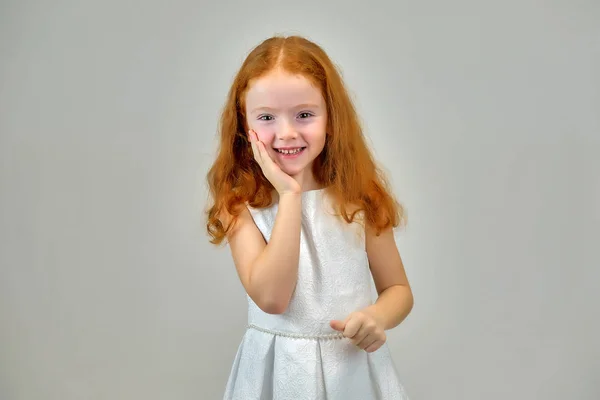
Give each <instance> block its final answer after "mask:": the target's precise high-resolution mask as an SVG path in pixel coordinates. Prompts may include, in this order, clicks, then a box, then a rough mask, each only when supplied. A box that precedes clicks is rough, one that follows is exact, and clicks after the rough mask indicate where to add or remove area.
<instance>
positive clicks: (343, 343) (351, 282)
mask: <svg viewBox="0 0 600 400" xmlns="http://www.w3.org/2000/svg"><path fill="white" fill-rule="evenodd" d="M277 208H278V207H277V203H275V204H274V205H272V206H271V207H269V208H266V209H253V208H252V207H248V209H249V210H250V213H251V215H252V217H253V219H254V222H255V223H256V225H257V227H258V228H259V230H260V231H261V232H262V234H263V236H264V238H265V240H266V241H267V242H268V241H269V239H270V237H271V232H272V229H273V225H274V223H275V216H276V215H277ZM331 211H332V208H331V203H330V202H329V200H328V197H327V196H326V195H325V190H324V189H320V190H312V191H307V192H304V193H303V194H302V223H301V233H300V259H299V265H298V281H297V284H296V289H295V291H294V294H293V296H292V299H291V301H290V304H289V307H288V309H287V311H286V312H285V313H283V314H279V315H272V314H267V313H265V312H263V311H262V310H261V309H260V308H259V307H258V306H257V305H256V304H255V303H254V302H253V301H252V299H251V298H250V297H249V296H248V328H247V330H246V332H245V334H244V336H243V339H242V341H241V344H240V345H239V348H238V351H237V355H236V357H235V360H234V362H233V367H232V369H231V374H230V376H229V380H228V382H227V386H226V389H225V396H224V400H259V399H260V400H304V399H306V400H325V399H327V400H353V399H356V400H371V399H373V400H379V399H384V400H391V399H402V400H406V399H408V397H407V395H406V392H405V391H404V388H403V386H402V384H401V383H400V380H399V378H398V374H397V371H396V368H395V366H394V362H393V360H392V358H391V355H390V351H389V348H388V346H387V344H384V345H383V346H382V347H381V348H379V349H378V350H377V351H375V352H373V353H367V352H365V351H364V350H361V349H359V348H358V347H356V346H354V345H353V344H352V343H350V341H349V340H348V339H347V338H343V337H342V336H341V335H340V334H339V333H338V332H336V331H335V330H333V329H332V328H331V327H330V326H329V322H330V321H331V320H333V319H339V320H344V319H345V318H346V317H347V316H348V314H350V313H351V312H353V311H357V310H360V309H362V308H364V307H367V306H368V305H370V304H372V302H373V299H374V297H373V292H374V291H373V290H372V277H371V274H370V270H369V263H368V259H367V254H366V251H365V241H364V229H363V228H362V226H361V225H359V224H358V223H352V224H347V223H346V222H345V221H344V220H343V219H341V218H339V217H336V216H334V215H332V213H331Z"/></svg>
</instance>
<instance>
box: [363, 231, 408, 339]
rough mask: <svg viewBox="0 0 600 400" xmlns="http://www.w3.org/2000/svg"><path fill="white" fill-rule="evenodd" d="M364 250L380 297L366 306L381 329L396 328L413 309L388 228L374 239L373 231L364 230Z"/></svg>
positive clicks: (394, 243)
mask: <svg viewBox="0 0 600 400" xmlns="http://www.w3.org/2000/svg"><path fill="white" fill-rule="evenodd" d="M366 233H367V236H366V239H367V241H366V247H367V255H368V258H369V265H370V267H371V273H372V274H373V280H374V281H375V286H376V288H377V293H378V294H379V297H378V299H377V302H376V303H375V304H374V305H372V306H370V307H368V309H367V310H368V311H371V312H372V313H373V315H374V316H375V318H376V319H378V320H379V322H380V323H381V325H382V326H383V328H384V329H386V330H387V329H391V328H394V327H396V326H397V325H399V324H400V323H401V322H402V321H403V320H404V319H405V318H406V317H407V316H408V314H409V313H410V311H411V310H412V307H413V294H412V290H411V287H410V284H409V283H408V279H407V277H406V272H405V271H404V265H403V263H402V259H401V258H400V253H399V252H398V248H397V247H396V242H395V240H394V233H393V231H392V230H391V229H388V230H386V231H384V232H381V234H380V235H379V236H375V233H374V231H373V229H372V228H370V227H367V229H366Z"/></svg>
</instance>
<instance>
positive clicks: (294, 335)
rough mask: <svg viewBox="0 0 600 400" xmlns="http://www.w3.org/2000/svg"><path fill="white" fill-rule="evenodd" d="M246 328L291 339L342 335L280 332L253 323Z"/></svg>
mask: <svg viewBox="0 0 600 400" xmlns="http://www.w3.org/2000/svg"><path fill="white" fill-rule="evenodd" d="M247 328H248V329H254V330H257V331H259V332H264V333H270V334H271V335H275V336H283V337H288V338H292V339H314V340H317V339H343V338H344V335H343V334H342V333H341V332H336V333H321V334H305V333H292V332H282V331H276V330H272V329H267V328H262V327H260V326H257V325H254V324H248V326H247Z"/></svg>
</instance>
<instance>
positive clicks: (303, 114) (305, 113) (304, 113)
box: [299, 112, 313, 119]
mask: <svg viewBox="0 0 600 400" xmlns="http://www.w3.org/2000/svg"><path fill="white" fill-rule="evenodd" d="M312 116H313V114H312V113H309V112H303V113H300V115H299V117H300V118H302V119H305V118H309V117H312Z"/></svg>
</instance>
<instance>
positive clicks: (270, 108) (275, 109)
mask: <svg viewBox="0 0 600 400" xmlns="http://www.w3.org/2000/svg"><path fill="white" fill-rule="evenodd" d="M293 108H319V106H318V105H317V104H312V103H305V104H298V105H297V106H295V107H293ZM258 111H279V109H277V108H272V107H266V106H260V107H256V108H255V109H253V110H252V111H251V112H250V113H251V114H254V113H256V112H258Z"/></svg>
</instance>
